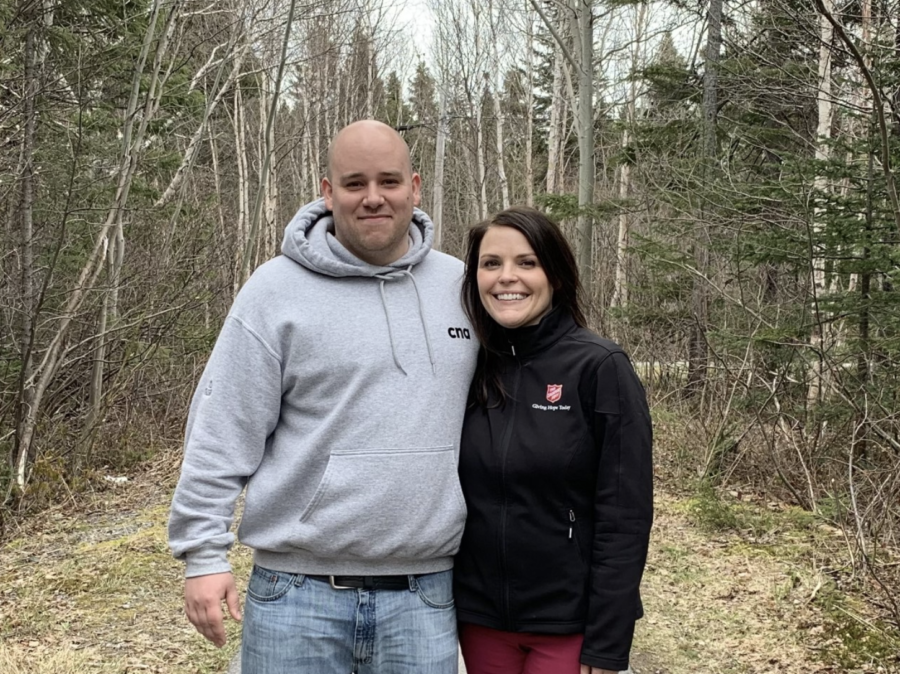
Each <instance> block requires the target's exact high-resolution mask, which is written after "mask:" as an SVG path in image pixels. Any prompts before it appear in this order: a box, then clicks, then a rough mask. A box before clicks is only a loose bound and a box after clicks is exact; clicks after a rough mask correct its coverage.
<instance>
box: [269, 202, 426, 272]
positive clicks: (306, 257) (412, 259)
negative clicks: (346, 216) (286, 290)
mask: <svg viewBox="0 0 900 674" xmlns="http://www.w3.org/2000/svg"><path fill="white" fill-rule="evenodd" d="M433 242H434V224H433V223H432V222H431V218H429V217H428V216H427V215H426V214H425V213H424V212H423V211H420V210H419V209H418V208H415V209H413V217H412V221H411V222H410V223H409V250H407V251H406V254H405V255H403V257H401V258H400V259H399V260H396V261H395V262H392V263H391V264H389V265H387V266H383V267H381V266H378V265H373V264H369V263H368V262H364V261H363V260H360V259H359V258H358V257H356V256H355V255H353V253H351V252H350V251H349V250H347V249H346V248H345V247H344V246H343V245H342V244H341V242H340V241H338V240H337V237H335V235H334V218H333V217H332V215H331V211H330V210H328V209H327V208H326V207H325V200H324V199H316V200H315V201H313V202H312V203H310V204H307V205H306V206H304V207H303V208H301V209H300V210H299V211H297V214H296V215H295V216H294V217H293V219H292V220H291V221H290V222H289V223H288V226H287V227H286V228H285V230H284V241H282V243H281V252H282V253H284V254H285V255H286V256H287V257H289V258H290V259H292V260H293V261H294V262H296V263H298V264H301V265H303V266H304V267H306V268H307V269H309V270H310V271H314V272H317V273H319V274H325V275H326V276H335V277H342V276H363V277H377V276H380V275H384V274H390V273H391V272H394V271H397V270H399V269H409V268H410V267H412V266H414V265H417V264H418V263H419V262H421V261H422V259H423V258H424V257H425V256H426V255H427V254H428V252H429V251H430V250H431V245H432V243H433Z"/></svg>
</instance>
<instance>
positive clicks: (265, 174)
mask: <svg viewBox="0 0 900 674" xmlns="http://www.w3.org/2000/svg"><path fill="white" fill-rule="evenodd" d="M296 7H297V0H291V4H290V5H289V6H288V14H287V19H286V20H285V23H284V38H283V40H282V43H281V56H280V58H279V59H278V67H277V71H276V73H275V83H274V85H273V87H272V101H271V105H270V107H269V110H268V114H267V116H266V130H265V153H264V155H263V157H262V162H261V168H260V171H259V185H258V186H257V190H256V198H255V199H254V202H253V212H252V213H251V216H250V231H249V233H248V237H247V246H246V247H245V248H244V258H243V261H242V263H241V285H243V284H244V283H246V281H247V279H248V278H250V272H251V271H252V269H251V263H252V261H253V259H254V257H255V253H256V251H257V247H256V242H257V236H258V230H259V218H260V211H261V209H262V202H263V200H264V197H265V194H266V185H267V183H268V179H269V171H270V166H271V165H272V153H273V152H274V151H275V135H274V134H275V115H276V114H277V113H278V98H279V94H280V93H281V82H282V79H283V78H284V68H285V65H286V64H287V49H288V44H289V43H290V38H291V28H292V27H293V23H294V11H295V10H296ZM262 76H263V77H265V73H263V75H262Z"/></svg>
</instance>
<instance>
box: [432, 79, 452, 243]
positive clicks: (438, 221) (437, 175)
mask: <svg viewBox="0 0 900 674" xmlns="http://www.w3.org/2000/svg"><path fill="white" fill-rule="evenodd" d="M440 98H441V102H440V112H439V113H438V128H437V140H436V142H435V151H434V187H433V195H434V196H433V197H432V202H431V218H432V221H433V222H434V248H435V249H436V250H441V243H442V238H443V233H444V154H445V152H446V146H447V136H448V135H449V133H450V128H449V127H450V119H449V117H448V116H447V96H446V95H445V94H444V91H443V89H442V90H441V93H440Z"/></svg>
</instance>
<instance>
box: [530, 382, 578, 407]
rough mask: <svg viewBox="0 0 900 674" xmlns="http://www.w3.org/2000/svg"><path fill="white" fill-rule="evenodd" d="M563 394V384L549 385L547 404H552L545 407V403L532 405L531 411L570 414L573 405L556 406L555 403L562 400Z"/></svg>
mask: <svg viewBox="0 0 900 674" xmlns="http://www.w3.org/2000/svg"><path fill="white" fill-rule="evenodd" d="M562 394H563V385H562V384H547V402H548V403H551V404H549V405H544V404H543V403H533V404H532V405H531V409H533V410H541V411H543V412H568V411H569V410H571V409H572V406H571V405H554V404H553V403H558V402H559V401H560V400H561V399H562Z"/></svg>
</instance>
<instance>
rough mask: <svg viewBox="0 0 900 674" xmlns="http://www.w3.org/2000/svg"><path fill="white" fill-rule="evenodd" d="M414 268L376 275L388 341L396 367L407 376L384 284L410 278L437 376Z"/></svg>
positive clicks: (433, 369)
mask: <svg viewBox="0 0 900 674" xmlns="http://www.w3.org/2000/svg"><path fill="white" fill-rule="evenodd" d="M410 269H412V267H409V268H407V269H398V270H397V271H394V272H390V273H388V274H376V275H375V278H377V279H380V280H381V284H380V286H379V289H380V291H381V306H382V307H384V317H385V318H386V319H387V327H388V339H389V340H390V342H391V355H392V356H393V357H394V365H396V366H397V368H398V369H399V370H400V371H401V372H402V373H403V374H404V375H406V370H404V369H403V365H401V364H400V359H399V358H398V357H397V347H396V345H395V344H394V332H393V330H392V329H391V313H390V311H389V310H388V304H387V297H386V296H385V292H384V284H385V282H386V281H391V280H394V279H397V278H400V277H401V276H408V277H409V278H410V280H411V281H412V284H413V289H414V290H415V291H416V301H417V302H418V304H419V320H420V321H421V322H422V332H424V333H425V346H426V347H427V348H428V359H429V360H430V361H431V372H432V374H435V373H436V372H437V369H436V368H435V364H434V350H433V349H432V348H431V338H430V337H429V336H428V326H427V325H426V324H425V311H424V308H423V307H422V295H421V293H419V285H418V284H417V283H416V277H415V276H413V273H412V272H411V271H410Z"/></svg>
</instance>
